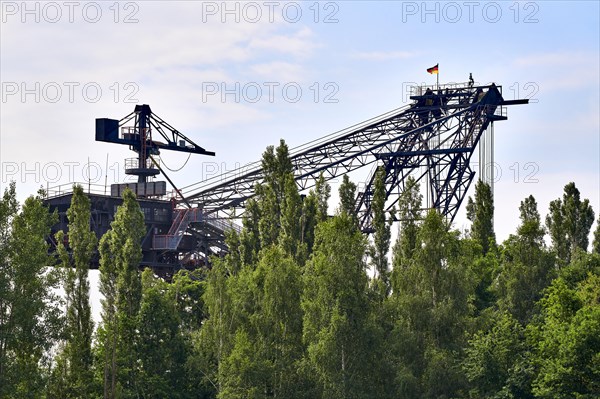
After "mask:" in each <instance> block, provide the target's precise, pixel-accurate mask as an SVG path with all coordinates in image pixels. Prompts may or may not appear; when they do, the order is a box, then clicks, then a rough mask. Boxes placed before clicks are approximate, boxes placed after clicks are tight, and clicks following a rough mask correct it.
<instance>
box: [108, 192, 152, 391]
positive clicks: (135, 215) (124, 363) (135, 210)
mask: <svg viewBox="0 0 600 399" xmlns="http://www.w3.org/2000/svg"><path fill="white" fill-rule="evenodd" d="M145 234H146V228H145V225H144V214H143V213H142V211H141V210H140V206H139V204H138V202H137V201H136V198H135V195H134V194H133V192H132V191H131V190H126V191H125V192H124V193H123V203H122V204H121V205H120V206H119V207H118V208H117V213H116V214H115V220H114V221H113V222H112V223H111V229H110V230H109V231H108V232H107V233H106V234H105V235H104V236H103V237H102V239H101V240H100V292H101V293H102V294H103V295H104V301H103V303H102V323H103V324H102V330H101V331H100V333H99V335H100V337H101V341H102V342H101V345H102V353H103V355H104V360H103V363H104V396H105V397H107V398H114V397H117V396H119V397H130V396H135V395H136V394H137V392H138V390H139V387H138V386H137V381H136V378H137V352H136V328H137V317H138V312H139V307H140V300H141V280H140V275H139V272H138V268H139V264H140V261H141V260H142V247H141V242H142V238H143V237H144V235H145Z"/></svg>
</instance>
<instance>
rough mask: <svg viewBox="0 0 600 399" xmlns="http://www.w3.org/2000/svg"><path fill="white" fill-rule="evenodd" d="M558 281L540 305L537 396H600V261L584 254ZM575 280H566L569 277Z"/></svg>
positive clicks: (534, 332) (534, 336)
mask: <svg viewBox="0 0 600 399" xmlns="http://www.w3.org/2000/svg"><path fill="white" fill-rule="evenodd" d="M575 262H576V263H583V264H582V265H576V264H572V265H569V266H567V267H566V269H569V268H574V269H580V268H582V267H583V268H585V269H587V270H589V272H588V274H584V275H583V276H585V277H584V279H583V280H579V281H577V280H578V279H572V278H570V277H572V276H574V275H579V276H582V274H580V273H575V274H573V273H569V272H567V273H564V272H563V274H562V275H561V276H560V277H559V278H557V279H555V280H554V281H553V282H552V285H551V286H550V287H549V288H548V290H547V291H546V295H545V296H544V298H543V299H542V300H541V301H540V303H541V306H542V319H541V322H539V323H535V324H533V325H532V326H531V327H530V329H529V335H530V341H531V342H532V343H533V345H534V347H535V361H536V364H537V367H538V368H539V372H538V373H537V377H536V379H535V380H534V382H533V392H534V394H535V395H536V397H539V398H556V399H566V398H584V399H587V398H590V399H591V398H597V397H598V396H599V395H600V383H599V382H598V381H599V380H598V375H599V374H600V362H599V359H600V335H599V334H598V331H600V274H599V273H598V272H599V271H600V267H599V266H600V258H598V257H597V256H590V255H589V254H582V256H581V257H580V258H578V259H576V261H575ZM568 275H569V276H570V277H567V278H565V277H566V276H568Z"/></svg>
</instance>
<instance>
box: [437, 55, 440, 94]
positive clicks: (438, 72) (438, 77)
mask: <svg viewBox="0 0 600 399" xmlns="http://www.w3.org/2000/svg"><path fill="white" fill-rule="evenodd" d="M437 67H438V70H437V73H436V77H437V82H436V89H438V90H439V89H440V63H439V62H438V64H437Z"/></svg>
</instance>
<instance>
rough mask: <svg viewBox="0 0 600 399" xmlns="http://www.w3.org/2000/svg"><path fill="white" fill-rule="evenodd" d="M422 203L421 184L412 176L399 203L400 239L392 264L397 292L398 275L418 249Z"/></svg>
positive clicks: (397, 242) (393, 285) (393, 280)
mask: <svg viewBox="0 0 600 399" xmlns="http://www.w3.org/2000/svg"><path fill="white" fill-rule="evenodd" d="M422 201H423V196H422V195H421V192H420V188H419V184H418V183H417V182H416V181H415V179H414V178H413V177H412V176H411V177H409V178H408V179H407V180H406V184H405V188H404V191H403V192H402V195H401V196H400V200H399V201H398V218H399V219H400V228H399V230H398V237H397V238H396V242H395V243H394V248H393V255H392V262H393V270H392V288H393V290H394V291H396V290H397V286H396V275H397V274H398V273H400V272H401V270H402V269H403V268H405V267H406V266H407V265H408V263H409V261H410V259H412V258H413V254H414V251H415V249H416V247H417V235H418V232H419V222H420V220H421V219H423V215H422V211H421V208H422Z"/></svg>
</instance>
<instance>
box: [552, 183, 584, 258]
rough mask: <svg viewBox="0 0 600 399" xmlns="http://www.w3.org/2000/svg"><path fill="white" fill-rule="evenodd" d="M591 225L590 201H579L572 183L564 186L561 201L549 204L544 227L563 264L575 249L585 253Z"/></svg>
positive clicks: (557, 200) (579, 196)
mask: <svg viewBox="0 0 600 399" xmlns="http://www.w3.org/2000/svg"><path fill="white" fill-rule="evenodd" d="M593 223H594V211H593V210H592V206H591V205H590V201H589V200H588V199H585V200H583V201H581V194H580V193H579V190H578V189H577V187H575V183H573V182H571V183H569V184H567V185H566V186H565V188H564V193H563V196H562V200H561V199H560V198H558V199H556V200H554V201H552V202H550V212H549V214H548V216H546V226H547V227H548V233H549V234H550V238H551V239H552V247H553V249H554V251H555V252H556V254H557V256H558V258H559V259H560V260H562V262H563V263H564V264H568V263H569V262H570V260H571V255H572V253H573V252H574V251H575V250H576V249H577V248H579V249H582V250H583V251H587V247H588V244H589V239H588V236H589V233H590V228H591V227H592V224H593Z"/></svg>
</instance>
